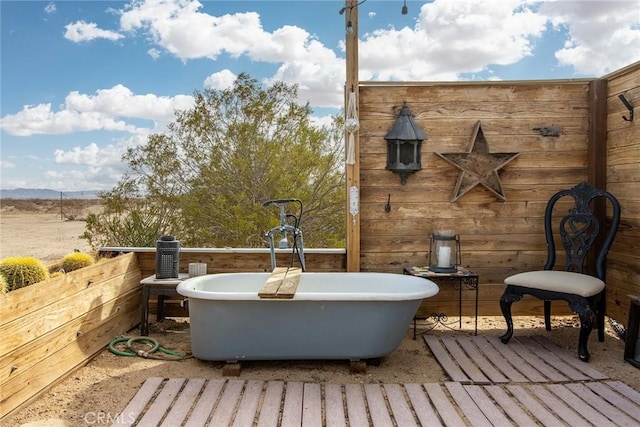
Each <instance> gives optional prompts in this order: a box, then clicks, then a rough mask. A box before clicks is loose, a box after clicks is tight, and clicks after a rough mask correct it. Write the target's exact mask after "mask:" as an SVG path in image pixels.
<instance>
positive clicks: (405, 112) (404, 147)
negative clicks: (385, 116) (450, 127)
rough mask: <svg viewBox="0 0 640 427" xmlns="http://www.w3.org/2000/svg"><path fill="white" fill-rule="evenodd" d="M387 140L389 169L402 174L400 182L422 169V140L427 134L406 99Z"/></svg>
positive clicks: (387, 135) (405, 180) (386, 136)
mask: <svg viewBox="0 0 640 427" xmlns="http://www.w3.org/2000/svg"><path fill="white" fill-rule="evenodd" d="M384 139H386V140H387V167H386V168H387V170H390V171H393V172H396V173H399V174H400V183H401V184H405V183H406V182H407V177H408V176H409V174H412V173H414V172H416V171H419V170H420V169H422V160H421V152H422V141H424V140H425V139H427V136H426V135H425V134H424V132H422V130H421V129H420V128H419V127H418V125H417V124H416V123H415V122H414V121H413V114H412V113H411V111H410V110H409V107H407V103H406V101H405V102H404V104H403V105H402V110H400V114H399V115H398V118H397V119H396V122H395V123H394V125H393V127H392V128H391V130H390V131H389V132H388V133H387V134H386V135H385V137H384Z"/></svg>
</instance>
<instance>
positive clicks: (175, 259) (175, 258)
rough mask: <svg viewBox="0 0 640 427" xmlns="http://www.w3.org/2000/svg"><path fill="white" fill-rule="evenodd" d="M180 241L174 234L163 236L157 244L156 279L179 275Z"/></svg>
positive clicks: (171, 277) (172, 277)
mask: <svg viewBox="0 0 640 427" xmlns="http://www.w3.org/2000/svg"><path fill="white" fill-rule="evenodd" d="M179 260H180V242H179V241H177V240H176V239H175V237H173V236H162V237H160V239H159V240H158V242H157V245H156V279H175V278H177V277H178V264H179Z"/></svg>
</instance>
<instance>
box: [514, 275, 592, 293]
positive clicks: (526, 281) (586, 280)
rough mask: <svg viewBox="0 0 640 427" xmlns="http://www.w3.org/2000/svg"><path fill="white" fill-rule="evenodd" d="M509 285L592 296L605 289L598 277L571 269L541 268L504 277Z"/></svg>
mask: <svg viewBox="0 0 640 427" xmlns="http://www.w3.org/2000/svg"><path fill="white" fill-rule="evenodd" d="M504 283H506V284H507V285H515V286H522V287H525V288H533V289H542V290H545V291H554V292H564V293H567V294H574V295H580V296H582V297H591V296H593V295H596V294H599V293H600V292H602V290H603V289H604V282H603V281H602V280H600V279H598V278H597V277H593V276H589V275H587V274H581V273H573V272H570V271H554V270H540V271H528V272H526V273H519V274H515V275H513V276H509V277H507V278H506V279H504Z"/></svg>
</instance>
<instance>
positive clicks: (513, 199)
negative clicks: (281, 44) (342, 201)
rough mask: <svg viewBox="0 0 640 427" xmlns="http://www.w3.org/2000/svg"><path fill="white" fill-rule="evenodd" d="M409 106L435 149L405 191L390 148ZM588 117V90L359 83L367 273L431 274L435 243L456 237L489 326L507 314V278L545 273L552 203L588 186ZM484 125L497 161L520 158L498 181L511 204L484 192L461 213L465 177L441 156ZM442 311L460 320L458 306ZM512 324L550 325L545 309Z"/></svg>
mask: <svg viewBox="0 0 640 427" xmlns="http://www.w3.org/2000/svg"><path fill="white" fill-rule="evenodd" d="M403 101H406V102H407V103H408V106H409V108H410V109H411V111H412V112H413V114H414V116H415V117H414V119H415V121H416V123H417V124H418V125H419V126H420V127H421V129H422V130H423V131H424V132H425V133H426V135H427V138H428V139H427V140H426V141H424V143H423V146H422V168H423V169H422V170H421V171H419V172H417V173H415V174H413V175H411V176H409V179H408V181H407V183H406V184H405V185H401V184H400V177H399V176H398V175H397V174H394V173H392V172H389V171H387V170H385V165H386V141H385V139H384V136H385V134H386V133H387V132H388V131H389V130H390V129H391V127H392V126H393V124H394V122H395V120H396V114H397V111H398V110H396V113H394V108H396V109H397V108H398V107H400V106H401V105H402V103H403ZM588 113H589V81H588V80H570V81H528V82H478V83H475V82H474V83H465V82H462V83H460V82H459V83H437V84H436V83H433V84H428V83H425V84H420V83H414V84H411V85H407V84H406V83H404V84H397V85H394V84H383V83H380V84H376V83H361V86H360V110H359V118H360V153H359V155H360V162H361V163H360V165H361V169H360V181H361V194H360V201H361V205H360V214H361V243H360V245H361V246H360V251H361V261H360V268H361V271H386V272H396V273H397V272H402V269H403V267H404V266H408V265H425V264H426V262H427V253H428V246H429V237H428V236H429V233H431V232H433V231H434V230H442V229H453V230H455V232H456V233H458V234H460V236H461V246H462V262H463V265H465V266H467V267H469V268H470V269H471V270H473V271H475V272H477V273H479V275H480V297H479V299H480V301H479V312H480V315H500V310H499V304H498V301H499V298H500V295H501V294H502V291H503V290H504V285H503V280H504V278H505V277H507V276H509V275H511V274H514V273H517V272H521V271H524V270H527V269H533V268H541V267H542V266H543V264H544V261H545V259H546V245H545V240H544V234H543V233H544V231H543V215H544V208H545V205H546V202H547V200H548V199H549V198H550V197H551V195H553V194H554V193H555V192H556V191H558V190H560V189H562V188H568V187H571V186H573V185H575V184H577V183H579V182H581V181H584V180H586V179H587V176H588V174H587V167H588V158H587V149H588V134H589V116H588ZM478 120H480V121H481V124H482V130H483V132H484V136H485V137H486V139H487V142H488V144H489V149H490V152H493V153H498V152H517V153H520V155H519V156H518V157H517V158H516V159H515V160H513V161H512V162H511V163H509V164H508V165H507V166H506V167H505V168H504V169H502V170H501V171H500V178H501V181H502V185H503V188H504V193H505V196H506V198H507V201H500V200H499V199H498V198H497V197H496V196H495V195H493V194H492V193H491V192H489V191H488V190H486V189H485V188H484V187H482V186H477V187H475V188H474V189H472V190H471V191H469V192H468V193H466V194H465V195H463V196H462V197H461V198H459V199H458V200H457V201H456V202H454V203H452V202H450V198H451V196H452V191H453V189H454V186H455V184H456V179H457V177H458V171H457V169H456V168H454V167H453V166H451V165H450V164H448V163H447V162H445V161H444V160H443V159H441V158H440V157H438V156H437V155H436V154H435V153H437V152H440V153H452V152H467V151H468V148H469V143H470V140H471V137H472V131H473V129H474V127H475V125H476V123H477V121H478ZM545 126H554V127H559V128H561V134H560V136H559V137H545V136H542V135H541V133H540V132H539V131H538V130H534V128H540V127H545ZM387 200H390V205H391V210H390V212H388V213H387V212H386V211H385V204H386V203H387ZM449 295H453V296H455V293H451V292H450V293H449ZM471 297H472V292H465V295H464V307H463V312H464V314H469V315H470V314H472V312H471V309H472V307H473V303H472V301H471V300H470V299H471ZM432 302H434V303H435V302H436V300H434V301H432ZM438 304H440V305H441V306H445V307H446V308H449V307H454V308H455V309H456V310H457V306H456V305H455V304H456V302H455V301H452V300H450V299H449V297H446V300H443V301H439V302H438ZM553 312H554V313H562V312H567V311H566V308H565V304H561V303H556V304H554V311H553ZM513 313H514V315H520V314H541V313H542V304H541V302H540V301H537V300H525V301H522V302H520V303H518V304H514V307H513Z"/></svg>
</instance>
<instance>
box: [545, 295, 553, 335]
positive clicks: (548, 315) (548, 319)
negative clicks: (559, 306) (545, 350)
mask: <svg viewBox="0 0 640 427" xmlns="http://www.w3.org/2000/svg"><path fill="white" fill-rule="evenodd" d="M544 328H545V329H546V330H547V331H550V330H551V301H550V300H544Z"/></svg>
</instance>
